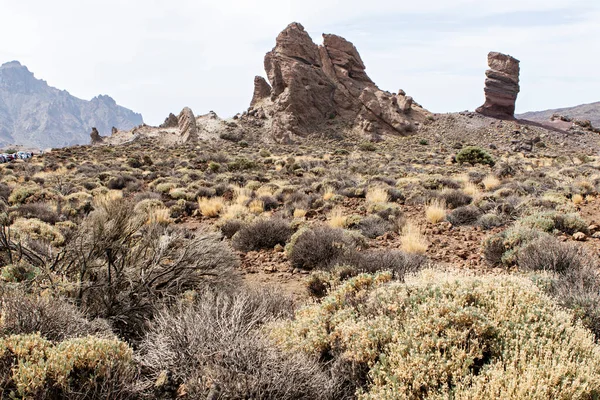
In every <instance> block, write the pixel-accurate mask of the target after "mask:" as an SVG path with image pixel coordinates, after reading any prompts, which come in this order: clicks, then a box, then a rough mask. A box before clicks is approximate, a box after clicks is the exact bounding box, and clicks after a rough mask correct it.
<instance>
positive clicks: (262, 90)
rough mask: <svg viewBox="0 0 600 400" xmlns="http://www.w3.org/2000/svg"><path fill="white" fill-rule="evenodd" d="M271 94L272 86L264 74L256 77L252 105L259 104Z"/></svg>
mask: <svg viewBox="0 0 600 400" xmlns="http://www.w3.org/2000/svg"><path fill="white" fill-rule="evenodd" d="M270 96H271V86H269V84H268V83H267V81H266V80H265V78H263V77H262V76H255V77H254V94H253V95H252V101H251V102H250V107H251V108H254V106H256V105H258V104H259V103H260V102H261V101H262V100H264V99H267V98H269V97H270Z"/></svg>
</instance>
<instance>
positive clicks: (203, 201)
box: [198, 197, 225, 218]
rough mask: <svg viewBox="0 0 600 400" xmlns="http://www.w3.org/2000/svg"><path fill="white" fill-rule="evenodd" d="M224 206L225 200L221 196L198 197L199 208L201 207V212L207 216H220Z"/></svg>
mask: <svg viewBox="0 0 600 400" xmlns="http://www.w3.org/2000/svg"><path fill="white" fill-rule="evenodd" d="M224 206H225V202H224V200H223V198H221V197H212V198H206V197H201V198H199V199H198V208H199V209H200V213H201V214H202V215H203V216H205V217H209V218H215V217H218V216H219V214H220V213H221V210H223V207H224Z"/></svg>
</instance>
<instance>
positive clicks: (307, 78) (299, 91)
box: [248, 23, 426, 142]
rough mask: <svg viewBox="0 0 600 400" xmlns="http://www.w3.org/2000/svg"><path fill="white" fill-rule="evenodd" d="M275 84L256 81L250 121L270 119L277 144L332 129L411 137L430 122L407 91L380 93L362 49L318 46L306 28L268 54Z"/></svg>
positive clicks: (332, 43)
mask: <svg viewBox="0 0 600 400" xmlns="http://www.w3.org/2000/svg"><path fill="white" fill-rule="evenodd" d="M264 65H265V71H266V74H267V77H268V79H269V82H270V85H269V84H268V83H267V82H266V81H265V80H264V79H262V78H260V77H257V78H255V80H254V95H253V98H252V102H251V104H250V109H249V113H248V115H249V116H252V117H254V116H256V115H261V116H268V117H269V118H270V126H271V132H272V134H273V137H274V139H275V140H277V141H280V142H287V141H290V140H292V139H293V138H296V137H304V136H307V135H309V134H313V133H323V132H324V131H325V130H326V128H327V127H328V126H331V125H336V126H337V127H336V129H337V130H340V129H341V128H346V129H349V130H351V131H355V132H358V133H367V132H368V133H369V134H406V133H407V132H410V131H411V130H412V129H413V122H416V121H422V120H424V119H425V117H426V112H425V110H423V109H421V108H420V107H417V106H416V105H414V103H413V102H412V98H410V97H408V96H406V95H405V94H404V93H403V92H401V93H399V94H397V95H395V94H392V93H389V92H385V91H382V90H380V89H379V88H378V87H377V86H376V85H375V83H373V81H372V80H371V79H370V78H369V76H368V75H367V74H366V72H365V65H364V63H363V61H362V59H361V57H360V54H359V53H358V51H357V50H356V47H354V45H353V44H352V43H350V42H349V41H347V40H346V39H344V38H342V37H340V36H337V35H331V34H324V35H323V45H322V46H317V45H316V44H315V43H314V42H313V41H312V39H311V38H310V36H309V35H308V33H307V32H306V31H305V30H304V27H303V26H302V25H301V24H299V23H292V24H290V25H289V26H288V27H287V28H285V29H284V30H283V31H282V32H281V33H280V34H279V35H278V36H277V39H276V45H275V47H274V48H273V50H271V51H270V52H268V53H267V54H266V55H265V59H264Z"/></svg>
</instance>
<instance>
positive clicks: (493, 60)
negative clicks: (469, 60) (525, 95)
mask: <svg viewBox="0 0 600 400" xmlns="http://www.w3.org/2000/svg"><path fill="white" fill-rule="evenodd" d="M488 65H489V67H490V69H488V70H487V71H486V73H485V75H486V79H485V89H484V92H485V104H484V105H482V106H481V107H479V108H478V109H477V112H478V113H480V114H484V115H487V116H490V117H496V118H514V115H515V102H516V101H517V95H518V94H519V60H517V59H516V58H514V57H511V56H509V55H506V54H502V53H497V52H491V53H489V54H488Z"/></svg>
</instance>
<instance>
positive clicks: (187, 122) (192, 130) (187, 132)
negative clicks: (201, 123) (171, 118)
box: [177, 107, 198, 143]
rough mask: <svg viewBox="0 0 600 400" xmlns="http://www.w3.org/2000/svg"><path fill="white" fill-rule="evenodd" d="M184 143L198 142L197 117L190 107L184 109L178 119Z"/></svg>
mask: <svg viewBox="0 0 600 400" xmlns="http://www.w3.org/2000/svg"><path fill="white" fill-rule="evenodd" d="M177 121H178V125H179V131H180V135H181V139H182V142H184V143H185V142H190V141H196V140H198V127H197V126H196V116H195V115H194V113H193V112H192V110H191V109H190V108H189V107H184V108H183V110H181V112H180V113H179V117H177Z"/></svg>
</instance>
